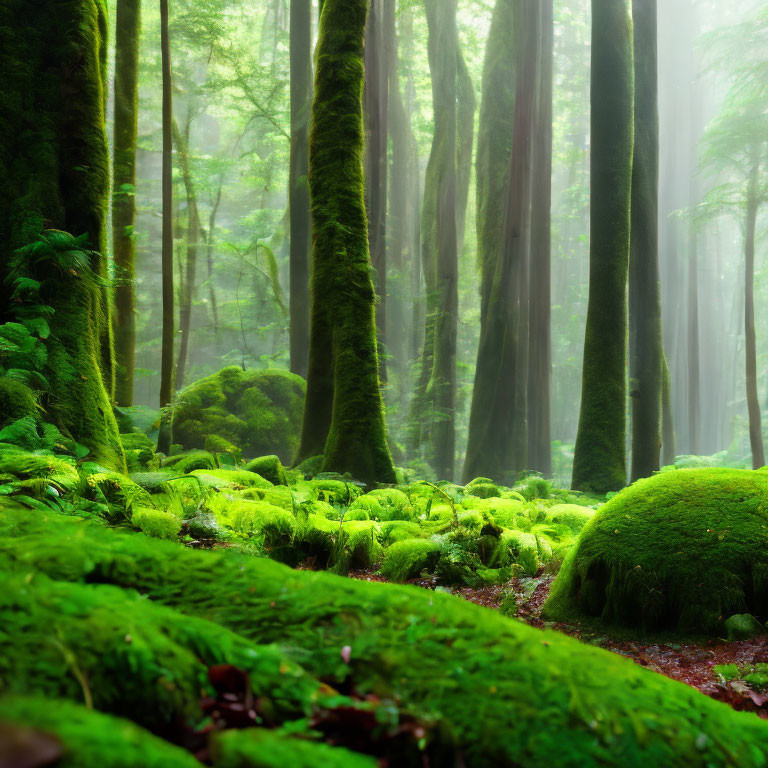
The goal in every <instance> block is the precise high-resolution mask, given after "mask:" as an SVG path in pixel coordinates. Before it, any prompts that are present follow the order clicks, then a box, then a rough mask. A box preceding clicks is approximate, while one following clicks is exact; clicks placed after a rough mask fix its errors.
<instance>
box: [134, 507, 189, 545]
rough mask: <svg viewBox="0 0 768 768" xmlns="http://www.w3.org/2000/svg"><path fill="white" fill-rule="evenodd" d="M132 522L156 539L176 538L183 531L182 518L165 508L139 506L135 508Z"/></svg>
mask: <svg viewBox="0 0 768 768" xmlns="http://www.w3.org/2000/svg"><path fill="white" fill-rule="evenodd" d="M131 523H132V524H133V525H135V526H136V527H137V528H138V529H139V530H140V531H141V532H142V533H146V534H147V536H152V537H153V538H155V539H176V538H178V536H179V531H181V523H182V521H181V518H180V517H178V516H177V515H174V514H173V513H172V512H166V511H165V510H164V509H153V508H151V507H139V508H138V509H134V510H133V514H132V515H131Z"/></svg>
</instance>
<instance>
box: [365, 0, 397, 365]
mask: <svg viewBox="0 0 768 768" xmlns="http://www.w3.org/2000/svg"><path fill="white" fill-rule="evenodd" d="M385 2H390V3H391V2H392V0H370V9H369V11H368V22H367V24H366V31H365V204H366V212H367V215H368V245H369V247H370V251H371V264H372V265H373V270H374V281H375V286H376V297H377V301H376V329H377V333H378V337H379V350H380V351H381V352H383V350H384V345H385V331H386V318H387V113H388V102H389V87H388V77H387V74H388V66H387V49H386V46H385V44H384V13H385V8H384V3H385ZM379 368H380V374H381V377H382V379H386V365H385V363H384V355H383V354H380V356H379Z"/></svg>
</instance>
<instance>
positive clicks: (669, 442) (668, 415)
mask: <svg viewBox="0 0 768 768" xmlns="http://www.w3.org/2000/svg"><path fill="white" fill-rule="evenodd" d="M661 365H662V369H661V370H662V378H661V416H662V418H661V428H662V442H661V449H662V454H663V456H662V463H663V465H664V466H665V467H668V466H670V465H672V464H674V463H675V456H676V453H677V446H676V444H675V443H676V440H675V416H674V412H673V409H672V393H671V392H670V381H669V366H668V365H667V356H666V354H663V350H662V357H661Z"/></svg>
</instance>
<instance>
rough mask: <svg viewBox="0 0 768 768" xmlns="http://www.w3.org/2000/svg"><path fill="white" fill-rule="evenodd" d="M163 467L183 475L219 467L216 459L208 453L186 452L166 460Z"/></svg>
mask: <svg viewBox="0 0 768 768" xmlns="http://www.w3.org/2000/svg"><path fill="white" fill-rule="evenodd" d="M163 466H164V467H165V468H168V469H173V471H174V472H177V473H178V474H180V475H185V474H186V473H187V472H192V471H193V470H195V469H218V466H219V465H218V463H217V461H216V457H215V456H214V455H213V454H212V453H210V452H209V451H188V452H186V453H179V454H177V455H176V456H171V457H169V458H167V459H166V460H165V464H164V465H163Z"/></svg>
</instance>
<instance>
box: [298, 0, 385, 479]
mask: <svg viewBox="0 0 768 768" xmlns="http://www.w3.org/2000/svg"><path fill="white" fill-rule="evenodd" d="M367 10H368V2H367V0H353V1H350V0H325V4H324V7H323V13H322V16H321V20H320V36H319V41H318V51H317V76H316V78H315V98H314V103H313V108H312V132H311V136H310V155H309V157H310V170H309V183H310V191H311V200H312V224H313V232H314V247H313V251H312V262H313V263H312V330H311V338H310V350H309V377H308V380H307V399H306V402H305V410H304V434H303V435H302V449H301V451H306V450H313V449H314V448H315V446H316V445H317V444H318V443H319V435H320V432H321V430H322V429H323V427H324V425H325V424H326V423H327V424H328V428H327V432H326V434H327V437H326V439H325V444H324V448H325V450H324V461H323V471H333V472H342V473H343V472H349V473H351V474H352V475H353V477H355V478H357V479H358V480H362V481H363V482H366V483H374V482H383V483H392V482H394V480H395V472H394V467H393V465H392V458H391V456H390V454H389V448H388V446H387V437H386V428H385V424H384V410H383V403H382V399H381V392H380V387H379V365H378V355H377V346H376V325H375V299H376V297H375V291H374V287H373V281H372V279H371V274H370V272H371V261H370V255H369V250H368V233H367V221H366V216H365V202H364V179H363V155H364V127H363V102H362V91H363V81H364V77H365V71H364V69H365V68H364V63H363V41H364V37H365V22H366V15H367ZM329 371H330V375H329ZM329 395H330V397H331V405H330V408H329V404H328V401H327V398H328V396H329ZM328 414H330V419H329V420H328ZM301 451H300V454H301ZM306 455H316V454H314V453H308V454H306Z"/></svg>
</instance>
